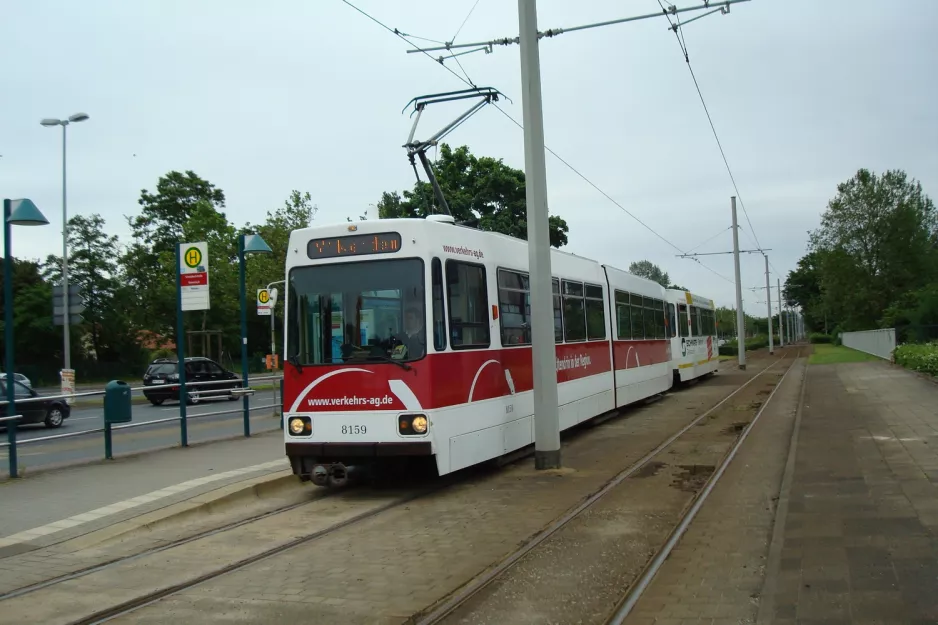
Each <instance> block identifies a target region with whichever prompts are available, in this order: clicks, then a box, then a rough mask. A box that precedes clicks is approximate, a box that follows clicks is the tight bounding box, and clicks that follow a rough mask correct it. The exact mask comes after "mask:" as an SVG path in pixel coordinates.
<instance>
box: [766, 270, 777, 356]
mask: <svg viewBox="0 0 938 625" xmlns="http://www.w3.org/2000/svg"><path fill="white" fill-rule="evenodd" d="M765 305H766V307H768V309H769V353H770V354H774V353H775V345H774V339H773V338H772V287H771V286H770V285H769V257H768V255H765Z"/></svg>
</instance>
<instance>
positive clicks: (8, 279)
mask: <svg viewBox="0 0 938 625" xmlns="http://www.w3.org/2000/svg"><path fill="white" fill-rule="evenodd" d="M12 210H13V203H12V202H11V201H10V200H3V340H4V342H5V343H6V364H5V365H4V366H5V367H6V379H5V380H4V384H5V385H6V389H7V413H6V416H8V417H12V416H14V415H15V414H16V385H15V384H13V379H14V378H13V373H14V372H15V367H14V365H13V253H12V250H11V243H10V211H12ZM6 426H7V442H8V443H9V444H10V447H9V448H8V449H9V451H8V452H7V453H8V454H9V460H10V477H18V475H17V471H16V465H17V462H16V421H7V422H6Z"/></svg>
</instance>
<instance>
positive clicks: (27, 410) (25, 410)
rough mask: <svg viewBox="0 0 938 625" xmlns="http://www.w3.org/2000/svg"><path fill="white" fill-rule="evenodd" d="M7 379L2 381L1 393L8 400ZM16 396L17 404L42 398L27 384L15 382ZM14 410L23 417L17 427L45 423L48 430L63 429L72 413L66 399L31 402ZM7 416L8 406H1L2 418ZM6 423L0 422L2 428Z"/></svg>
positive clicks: (0, 413)
mask: <svg viewBox="0 0 938 625" xmlns="http://www.w3.org/2000/svg"><path fill="white" fill-rule="evenodd" d="M7 384H8V382H7V379H6V375H4V376H3V379H2V380H0V391H2V393H3V398H4V399H6V396H7ZM13 384H14V391H13V393H14V396H13V399H14V400H15V401H17V402H19V401H20V400H23V399H32V398H34V397H40V395H39V393H37V392H36V391H34V390H33V389H31V388H29V387H28V386H26V385H25V384H21V383H20V382H18V381H16V380H14V381H13ZM14 408H15V409H16V414H19V415H22V416H23V418H22V419H20V420H19V421H17V422H16V423H17V425H28V424H32V423H44V424H45V426H46V427H47V428H58V427H62V423H64V422H65V420H66V419H68V415H69V414H70V412H71V408H70V407H69V405H68V404H67V403H65V400H64V399H51V398H50V399H43V400H40V401H31V402H25V403H22V404H20V403H17V404H16V405H15V406H14ZM6 416H8V415H7V406H6V404H4V405H2V406H0V417H6ZM3 425H4V423H3V422H0V427H3Z"/></svg>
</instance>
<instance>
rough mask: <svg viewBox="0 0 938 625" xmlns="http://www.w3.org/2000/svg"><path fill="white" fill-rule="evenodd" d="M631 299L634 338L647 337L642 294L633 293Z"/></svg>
mask: <svg viewBox="0 0 938 625" xmlns="http://www.w3.org/2000/svg"><path fill="white" fill-rule="evenodd" d="M629 300H630V301H631V305H630V306H629V307H630V308H631V309H632V338H633V339H643V338H645V324H644V322H643V321H642V310H644V308H643V306H644V305H643V304H642V296H641V295H635V294H634V293H631V294H630V295H629Z"/></svg>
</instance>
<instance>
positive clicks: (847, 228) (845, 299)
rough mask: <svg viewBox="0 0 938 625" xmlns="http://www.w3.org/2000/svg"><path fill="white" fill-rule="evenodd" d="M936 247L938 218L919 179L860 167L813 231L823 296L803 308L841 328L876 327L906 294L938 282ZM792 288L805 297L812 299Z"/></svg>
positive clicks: (840, 187)
mask: <svg viewBox="0 0 938 625" xmlns="http://www.w3.org/2000/svg"><path fill="white" fill-rule="evenodd" d="M936 244H938V213H936V211H935V206H934V204H933V203H932V201H931V199H930V198H929V197H928V196H927V195H925V194H924V193H923V191H922V185H921V184H920V183H919V182H917V181H914V180H912V181H910V180H908V177H907V176H906V174H905V172H902V171H898V170H890V171H887V172H885V173H884V174H882V175H881V176H878V175H876V174H875V173H871V172H870V171H868V170H866V169H860V170H859V171H858V172H857V174H856V175H855V176H854V177H853V178H851V179H850V180H848V181H846V182H844V183H841V184H839V185H838V186H837V195H836V196H835V197H834V199H832V200H831V201H830V202H829V203H828V206H827V210H826V211H825V212H824V214H823V215H822V217H821V227H820V228H818V229H817V230H816V231H815V232H813V233H812V234H811V238H810V243H809V250H810V252H813V253H815V256H814V258H812V259H811V261H810V263H809V264H810V266H812V267H814V271H815V272H816V276H817V279H816V283H817V290H818V291H819V292H820V298H816V299H814V300H810V298H809V301H808V302H800V301H799V303H801V304H802V305H803V306H804V308H805V310H806V312H807V311H808V310H809V309H810V308H812V307H813V308H814V311H812V314H814V315H818V314H823V313H827V314H829V315H830V316H832V317H833V318H834V319H835V320H836V323H837V324H839V325H841V327H842V328H843V329H867V328H873V327H877V325H878V322H879V321H880V320H881V318H882V315H883V311H884V310H885V309H886V308H887V307H888V306H890V305H891V304H894V303H895V302H897V300H898V299H899V298H900V297H901V296H902V295H903V294H904V293H907V292H909V291H911V290H915V289H919V288H922V287H924V286H925V285H927V284H928V283H930V282H934V281H935V280H936V279H938V274H936V272H938V245H936ZM795 278H796V279H802V280H805V279H806V280H810V279H811V276H810V275H805V274H804V273H802V274H801V275H798V274H796V275H795ZM791 286H792V287H793V288H794V290H793V291H791V292H792V293H796V292H797V293H799V295H798V296H799V297H807V296H808V295H810V293H809V292H804V289H803V288H802V292H799V291H798V288H799V287H798V285H797V284H794V283H793V284H792V285H791ZM802 286H803V285H802ZM789 290H790V289H789V284H788V282H787V281H786V292H789ZM806 303H807V305H805V304H806ZM818 309H820V310H818Z"/></svg>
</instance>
